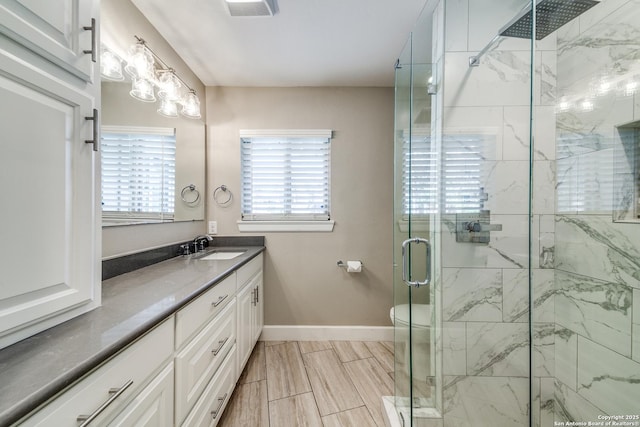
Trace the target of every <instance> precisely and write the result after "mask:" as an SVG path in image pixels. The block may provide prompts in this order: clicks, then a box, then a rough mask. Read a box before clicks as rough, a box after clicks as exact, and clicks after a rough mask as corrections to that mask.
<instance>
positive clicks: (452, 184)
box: [402, 134, 493, 219]
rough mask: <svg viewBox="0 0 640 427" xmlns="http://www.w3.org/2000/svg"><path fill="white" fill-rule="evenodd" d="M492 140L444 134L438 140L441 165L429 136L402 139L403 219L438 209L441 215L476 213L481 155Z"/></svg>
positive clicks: (477, 136)
mask: <svg viewBox="0 0 640 427" xmlns="http://www.w3.org/2000/svg"><path fill="white" fill-rule="evenodd" d="M492 138H493V137H492V136H489V135H470V134H460V135H446V136H444V137H443V140H442V149H441V156H442V161H441V162H438V155H439V153H438V150H436V147H433V146H432V140H431V137H430V136H413V137H412V138H411V141H409V140H408V139H406V140H405V143H404V147H403V168H402V172H403V173H402V194H403V212H404V215H405V219H406V217H408V216H409V214H411V215H412V216H421V215H427V214H432V213H436V212H438V210H440V211H441V213H464V212H478V211H479V210H480V209H481V208H482V202H481V200H480V198H481V193H482V189H481V186H482V168H483V158H484V155H483V152H484V150H485V149H486V146H487V145H489V142H490V139H492ZM409 142H411V144H409ZM438 167H440V168H441V170H440V171H439V170H438ZM439 174H440V175H441V177H442V179H441V182H439V178H438V176H439Z"/></svg>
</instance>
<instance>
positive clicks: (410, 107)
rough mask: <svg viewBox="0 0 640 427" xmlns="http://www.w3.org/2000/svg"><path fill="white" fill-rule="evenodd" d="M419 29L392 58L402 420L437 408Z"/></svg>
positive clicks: (428, 144) (433, 193)
mask: <svg viewBox="0 0 640 427" xmlns="http://www.w3.org/2000/svg"><path fill="white" fill-rule="evenodd" d="M415 37H416V34H415V33H412V34H411V35H410V36H409V40H408V41H407V45H406V46H405V49H404V50H403V52H402V54H401V55H400V58H399V59H398V63H397V65H396V86H395V88H396V92H395V97H396V99H395V105H396V110H395V143H394V156H395V159H394V160H395V191H394V194H395V200H394V223H393V227H394V307H393V310H392V320H393V322H394V328H395V388H396V390H395V407H396V410H397V413H398V416H399V418H400V421H401V423H403V425H404V426H410V425H418V424H416V423H415V421H414V419H416V418H420V417H434V416H436V417H437V416H439V415H438V414H439V412H438V411H436V409H435V408H436V406H437V405H436V403H437V402H438V401H439V399H436V393H435V390H436V387H435V385H436V381H435V377H436V376H435V372H436V370H435V366H436V359H435V346H434V333H433V331H434V329H433V327H434V326H435V325H434V321H433V319H434V312H433V310H432V308H433V302H434V301H435V299H434V295H433V291H434V287H433V281H432V277H431V271H434V270H435V269H434V268H433V267H432V263H433V262H434V259H435V258H434V254H433V253H432V250H433V249H432V240H433V239H432V237H431V233H432V231H433V230H434V228H433V227H432V226H431V224H432V223H435V214H436V213H437V209H438V203H437V198H438V189H437V188H436V182H437V179H436V174H437V173H438V171H437V168H436V165H437V163H436V153H435V149H434V147H435V144H432V138H431V136H432V135H431V130H432V127H431V111H432V99H431V98H432V94H431V93H430V90H431V85H432V79H431V73H432V66H431V64H428V63H424V62H422V63H421V62H420V61H418V58H417V56H414V52H415V50H414V49H413V48H414V44H415V43H419V41H416V39H415Z"/></svg>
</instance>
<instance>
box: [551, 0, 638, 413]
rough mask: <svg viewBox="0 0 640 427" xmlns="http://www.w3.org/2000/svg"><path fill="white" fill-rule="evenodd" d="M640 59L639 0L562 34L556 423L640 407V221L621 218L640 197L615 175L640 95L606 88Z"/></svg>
mask: <svg viewBox="0 0 640 427" xmlns="http://www.w3.org/2000/svg"><path fill="white" fill-rule="evenodd" d="M639 60H640V1H638V0H633V1H629V0H608V1H606V2H602V3H600V4H599V5H597V6H596V7H594V8H593V9H591V10H590V11H588V12H586V13H585V14H583V15H582V16H580V17H579V18H578V19H576V20H575V21H573V22H572V23H570V24H569V25H567V26H565V27H563V28H562V29H560V30H559V31H558V60H557V68H558V79H557V84H558V88H557V89H558V95H559V97H564V98H563V101H565V105H566V108H563V109H562V110H561V111H559V112H558V114H557V123H556V132H557V144H558V150H557V153H558V160H557V163H558V166H557V168H558V182H557V192H558V199H557V204H558V206H557V216H556V226H555V238H556V244H555V253H554V254H555V267H556V279H555V280H556V282H555V322H556V333H555V379H556V382H555V412H556V420H561V421H589V420H595V419H596V417H597V416H598V415H600V414H609V415H614V414H638V412H639V411H640V409H639V406H638V396H640V223H623V222H613V218H614V216H615V217H618V218H620V217H624V216H625V215H622V216H621V215H620V212H621V209H620V205H621V201H622V200H625V199H626V200H633V199H634V194H633V185H627V186H626V187H625V186H624V185H623V184H621V183H622V181H621V180H618V179H616V178H615V174H616V173H619V172H620V166H619V163H618V164H617V167H615V166H614V158H615V156H616V153H621V152H624V150H623V148H622V142H623V141H622V139H621V138H620V135H619V133H618V131H617V129H616V126H620V125H624V124H628V123H630V122H634V121H638V120H640V94H638V93H636V94H635V95H633V94H629V93H627V94H624V93H621V92H620V91H617V90H615V89H617V88H614V90H611V91H607V90H605V89H606V86H604V85H603V84H606V83H607V79H611V78H614V79H624V78H625V77H633V74H635V73H637V72H638V65H637V64H638V61H639ZM634 70H635V71H634ZM636 78H637V76H636ZM625 95H626V96H625ZM585 99H588V100H589V101H590V102H591V106H589V105H588V104H584V102H585ZM587 107H590V108H587ZM636 143H637V142H636ZM631 163H632V162H631ZM634 309H635V310H634Z"/></svg>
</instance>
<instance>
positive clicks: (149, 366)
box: [18, 254, 263, 427]
mask: <svg viewBox="0 0 640 427" xmlns="http://www.w3.org/2000/svg"><path fill="white" fill-rule="evenodd" d="M262 263H263V255H262V254H259V255H257V256H256V257H255V258H253V259H252V260H251V261H249V262H248V263H247V264H245V265H244V266H243V267H241V268H240V269H238V270H237V271H234V272H232V273H230V274H228V275H227V277H226V278H224V279H223V280H222V281H220V282H218V283H217V284H216V285H215V286H213V287H211V288H210V289H208V290H207V291H205V292H203V293H202V294H201V295H199V296H198V297H196V298H195V299H193V300H192V301H190V302H189V303H188V304H187V305H185V306H184V307H182V308H180V309H179V310H177V311H176V312H175V313H174V314H172V315H171V316H170V317H169V318H167V319H166V320H164V321H163V322H162V323H160V324H159V325H158V326H156V327H155V328H154V329H152V330H151V331H150V332H147V333H146V334H145V335H143V336H142V337H141V338H139V339H138V340H137V341H135V342H134V343H133V344H130V345H129V346H128V347H126V348H125V349H124V350H121V351H120V352H118V353H117V354H116V355H115V356H113V357H112V358H111V359H109V360H108V361H106V362H104V363H103V364H102V365H101V366H100V367H98V368H97V369H95V370H94V371H93V372H91V373H89V374H88V375H86V376H85V377H84V378H82V379H80V380H78V382H77V383H76V384H75V385H73V386H71V387H70V388H69V389H67V390H66V391H64V392H62V393H61V394H60V395H58V396H56V397H55V398H54V399H52V400H51V401H49V402H48V403H47V404H46V405H44V406H43V407H42V408H40V409H38V410H37V411H35V412H34V413H33V414H31V415H30V416H29V417H28V418H26V419H24V420H22V421H21V422H20V423H19V424H18V425H20V426H25V427H36V426H37V427H49V426H56V427H79V426H85V425H91V426H94V425H95V426H110V427H116V426H117V427H128V426H137V427H139V426H149V427H152V426H153V427H169V426H175V427H195V426H198V427H201V426H202V427H205V426H206V427H213V426H215V425H217V424H218V422H219V420H220V418H221V415H222V413H223V411H224V409H225V407H226V405H227V403H228V402H229V400H230V398H231V395H232V394H233V390H234V388H235V384H236V381H237V380H238V377H239V376H240V373H241V371H240V370H239V368H238V367H239V366H244V364H245V363H246V361H247V359H248V357H249V355H250V354H251V351H252V349H253V346H254V345H255V343H256V341H257V339H258V337H259V335H260V332H261V331H262V325H263V320H262V315H263V310H262V268H263V267H262ZM245 296H249V298H248V299H246V298H245ZM241 304H242V306H241ZM242 307H244V308H242ZM241 308H242V309H243V311H242V313H241V312H240V311H239V310H240V309H241ZM240 351H242V353H240Z"/></svg>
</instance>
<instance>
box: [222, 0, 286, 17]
mask: <svg viewBox="0 0 640 427" xmlns="http://www.w3.org/2000/svg"><path fill="white" fill-rule="evenodd" d="M226 2H227V6H228V7H229V13H230V14H231V16H273V15H274V14H275V13H276V8H275V0H226Z"/></svg>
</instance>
